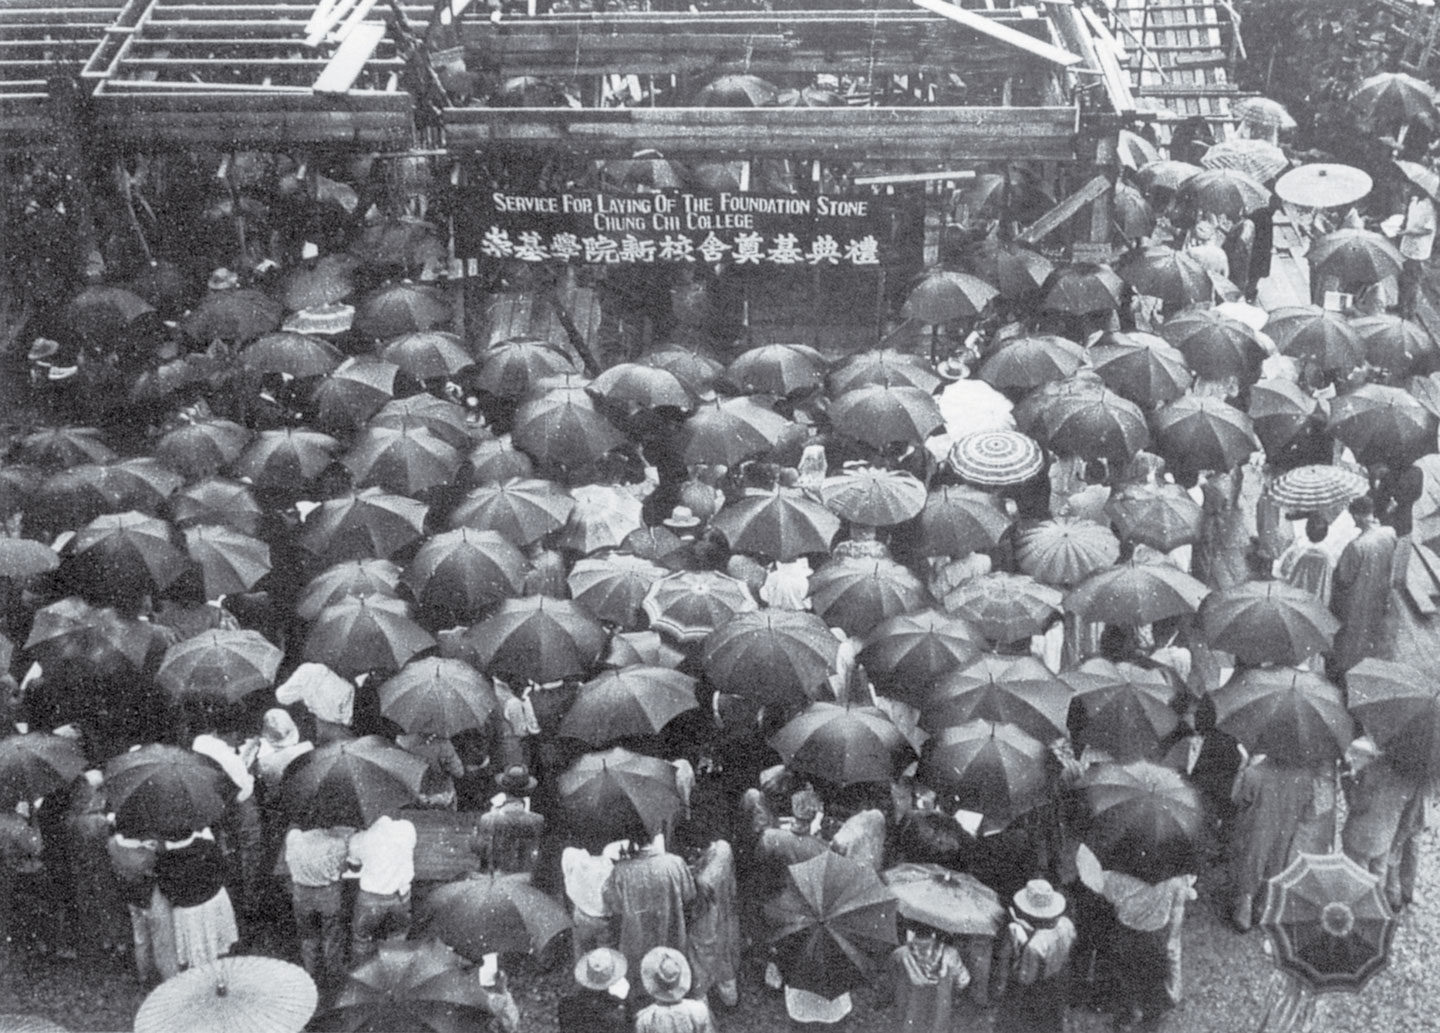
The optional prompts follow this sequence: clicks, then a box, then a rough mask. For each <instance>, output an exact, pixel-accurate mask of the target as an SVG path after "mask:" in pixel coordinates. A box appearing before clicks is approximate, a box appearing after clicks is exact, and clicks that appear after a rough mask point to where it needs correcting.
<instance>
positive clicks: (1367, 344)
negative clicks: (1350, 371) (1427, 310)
mask: <svg viewBox="0 0 1440 1033" xmlns="http://www.w3.org/2000/svg"><path fill="white" fill-rule="evenodd" d="M1351 326H1352V328H1353V329H1354V331H1355V333H1356V335H1357V336H1358V337H1359V338H1360V344H1361V347H1362V348H1363V349H1364V352H1365V360H1366V361H1367V362H1369V363H1370V365H1372V366H1378V367H1379V368H1380V369H1383V370H1387V371H1389V372H1391V373H1408V372H1410V371H1411V370H1414V369H1416V368H1417V367H1423V368H1426V369H1430V368H1433V367H1434V366H1435V360H1436V358H1437V357H1440V355H1437V351H1436V347H1435V339H1434V338H1433V337H1431V336H1430V331H1428V330H1426V329H1425V327H1424V326H1422V325H1421V324H1419V323H1417V322H1414V321H1412V320H1409V319H1401V318H1400V317H1399V316H1396V315H1379V316H1365V317H1363V318H1361V319H1357V320H1355V321H1354V322H1353V323H1352V324H1351Z"/></svg>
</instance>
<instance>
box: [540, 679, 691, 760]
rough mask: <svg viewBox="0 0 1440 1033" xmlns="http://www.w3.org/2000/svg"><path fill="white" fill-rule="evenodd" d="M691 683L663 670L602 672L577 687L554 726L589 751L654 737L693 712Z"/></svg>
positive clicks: (689, 680)
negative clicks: (635, 739) (674, 721)
mask: <svg viewBox="0 0 1440 1033" xmlns="http://www.w3.org/2000/svg"><path fill="white" fill-rule="evenodd" d="M698 706H699V704H698V703H696V701H695V679H694V678H691V677H690V676H689V675H686V674H681V673H680V672H679V671H676V670H672V669H670V668H667V667H657V666H654V665H649V664H629V665H626V666H624V667H621V668H619V669H618V670H612V671H602V672H601V673H600V674H599V675H597V676H596V677H594V678H592V679H590V681H588V682H586V683H585V684H584V685H582V686H580V694H579V695H578V696H576V697H575V702H574V703H572V704H571V705H570V709H569V710H567V711H566V712H565V718H564V720H562V721H561V722H560V734H561V735H563V736H567V737H569V738H571V739H580V740H582V741H583V742H586V743H589V744H590V745H591V746H594V747H604V746H612V745H614V744H615V743H618V742H620V741H621V740H624V739H629V738H632V737H636V736H650V735H658V734H659V733H660V732H661V731H662V730H663V729H664V728H665V726H666V725H668V724H669V723H670V722H671V721H673V720H675V719H676V718H677V717H679V716H680V715H681V714H684V713H687V712H689V711H691V710H695V709H696V708H697V707H698Z"/></svg>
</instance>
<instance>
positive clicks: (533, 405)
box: [511, 387, 625, 468]
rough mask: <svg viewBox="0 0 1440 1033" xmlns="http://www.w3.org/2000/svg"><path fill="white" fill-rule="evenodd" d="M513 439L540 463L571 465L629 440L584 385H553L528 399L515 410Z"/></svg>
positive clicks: (588, 459)
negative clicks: (557, 386)
mask: <svg viewBox="0 0 1440 1033" xmlns="http://www.w3.org/2000/svg"><path fill="white" fill-rule="evenodd" d="M511 438H512V439H513V440H514V442H515V447H516V448H518V449H520V450H522V451H523V452H525V453H527V454H528V455H529V456H530V457H531V458H532V459H534V460H535V461H536V462H537V463H553V464H554V465H556V466H561V467H567V468H575V467H580V466H584V465H585V464H586V463H589V462H593V461H595V460H596V459H599V458H600V457H601V456H603V455H604V454H605V453H606V452H608V451H610V450H611V449H612V448H615V447H616V446H618V445H623V444H624V443H625V435H623V434H621V433H620V431H619V430H617V429H616V427H615V425H614V424H612V423H611V422H610V421H609V420H608V419H606V418H605V416H604V415H603V414H602V413H601V412H600V411H599V410H598V409H596V408H595V402H594V400H593V399H592V398H591V397H590V396H589V395H588V394H586V392H585V389H584V388H582V387H561V388H553V389H551V390H549V391H546V392H545V393H544V394H542V395H540V396H539V397H538V398H533V399H531V400H530V401H527V402H524V403H523V404H522V405H521V406H520V408H519V409H518V410H517V411H516V413H515V423H514V427H513V429H512V430H511Z"/></svg>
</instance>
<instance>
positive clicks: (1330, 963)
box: [1260, 854, 1399, 993]
mask: <svg viewBox="0 0 1440 1033" xmlns="http://www.w3.org/2000/svg"><path fill="white" fill-rule="evenodd" d="M1398 924H1399V923H1398V922H1397V921H1396V919H1395V915H1394V914H1393V913H1391V911H1390V907H1389V905H1388V904H1387V903H1386V902H1385V895H1384V887H1383V886H1382V885H1381V880H1380V877H1379V876H1377V875H1374V874H1372V873H1370V872H1367V871H1366V870H1365V869H1364V868H1362V867H1361V866H1360V865H1358V864H1356V863H1355V862H1354V861H1352V860H1350V858H1348V857H1346V856H1345V855H1344V854H1301V855H1300V856H1299V857H1297V858H1295V860H1294V861H1292V862H1291V863H1290V865H1289V867H1287V868H1286V869H1285V870H1284V871H1282V872H1281V873H1280V874H1279V875H1276V876H1274V877H1273V878H1271V879H1270V881H1269V883H1268V884H1267V888H1266V892H1265V914H1264V916H1263V917H1262V918H1261V919H1260V926H1261V928H1262V929H1264V930H1265V934H1266V935H1267V936H1268V937H1269V938H1270V944H1271V947H1272V949H1273V951H1274V955H1275V963H1276V965H1278V966H1279V967H1280V970H1281V971H1282V972H1287V973H1289V974H1291V975H1293V976H1297V977H1299V978H1300V979H1301V980H1302V981H1303V982H1304V983H1305V984H1306V985H1307V986H1309V987H1310V988H1311V989H1312V990H1316V991H1319V992H1321V993H1325V992H1331V991H1342V990H1343V991H1345V992H1348V993H1357V992H1359V991H1360V990H1361V989H1362V988H1363V987H1364V986H1365V984H1366V983H1368V982H1369V981H1370V978H1371V977H1372V976H1374V975H1375V973H1377V972H1379V971H1380V970H1381V969H1382V968H1384V967H1385V965H1386V963H1387V962H1388V961H1389V960H1390V944H1391V942H1392V941H1393V940H1394V938H1395V929H1396V926H1397V925H1398Z"/></svg>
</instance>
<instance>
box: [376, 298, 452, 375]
mask: <svg viewBox="0 0 1440 1033" xmlns="http://www.w3.org/2000/svg"><path fill="white" fill-rule="evenodd" d="M454 317H455V312H454V310H453V309H452V308H451V306H450V302H449V301H448V300H447V299H446V297H445V295H444V294H443V293H442V292H441V291H438V290H435V289H434V288H432V287H420V286H417V285H415V284H413V283H392V284H387V285H386V286H384V287H381V288H380V289H379V290H377V291H373V292H371V293H370V294H368V295H366V297H365V299H364V300H363V301H362V302H360V305H359V307H358V308H357V309H356V311H355V329H356V330H358V331H359V332H360V333H362V334H364V335H365V336H366V337H373V338H375V339H376V340H381V341H383V340H388V339H390V338H393V337H399V336H400V335H401V334H408V333H412V332H414V331H416V330H433V329H435V328H436V327H439V326H443V325H445V324H446V323H449V322H450V320H451V319H453V318H454ZM392 361H393V360H392Z"/></svg>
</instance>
